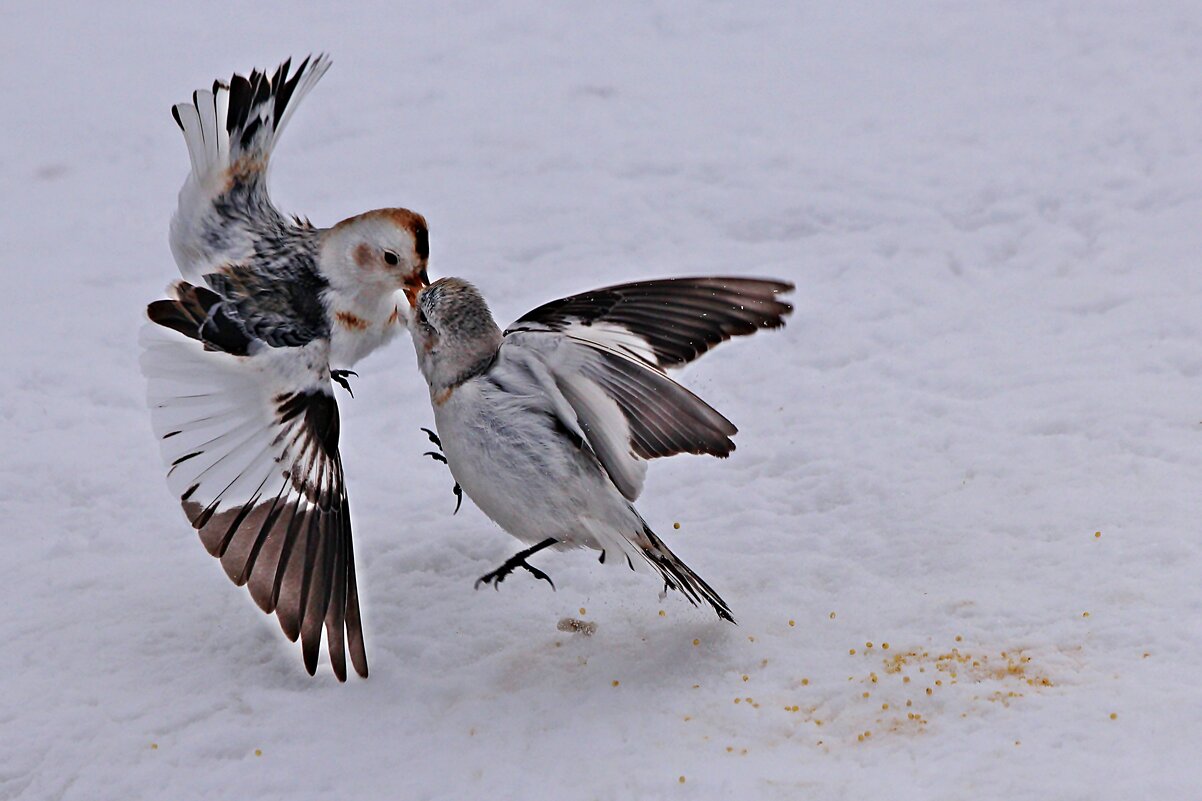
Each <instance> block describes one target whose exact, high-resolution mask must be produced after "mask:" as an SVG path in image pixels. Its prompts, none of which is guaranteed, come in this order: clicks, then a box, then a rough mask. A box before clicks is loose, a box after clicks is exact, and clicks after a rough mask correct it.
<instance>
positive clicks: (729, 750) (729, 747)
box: [726, 745, 735, 754]
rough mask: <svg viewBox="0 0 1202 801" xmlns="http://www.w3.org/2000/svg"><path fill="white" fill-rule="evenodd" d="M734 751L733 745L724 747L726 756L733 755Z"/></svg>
mask: <svg viewBox="0 0 1202 801" xmlns="http://www.w3.org/2000/svg"><path fill="white" fill-rule="evenodd" d="M734 750H735V747H734V746H733V745H728V746H726V753H728V754H731V753H734Z"/></svg>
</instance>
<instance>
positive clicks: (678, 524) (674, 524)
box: [672, 523, 680, 528]
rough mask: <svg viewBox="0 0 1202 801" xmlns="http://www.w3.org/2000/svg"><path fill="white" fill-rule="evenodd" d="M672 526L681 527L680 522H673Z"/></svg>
mask: <svg viewBox="0 0 1202 801" xmlns="http://www.w3.org/2000/svg"><path fill="white" fill-rule="evenodd" d="M672 528H680V523H673V524H672Z"/></svg>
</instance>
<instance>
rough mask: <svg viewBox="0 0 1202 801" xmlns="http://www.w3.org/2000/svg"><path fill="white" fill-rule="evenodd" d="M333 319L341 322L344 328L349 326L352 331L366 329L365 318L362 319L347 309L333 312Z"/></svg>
mask: <svg viewBox="0 0 1202 801" xmlns="http://www.w3.org/2000/svg"><path fill="white" fill-rule="evenodd" d="M334 319H336V320H337V321H338V322H339V323H341V324H342V325H343V326H344V327H345V328H350V329H352V330H354V331H364V330H366V329H367V320H364V319H363V318H362V317H360V316H359V315H357V314H352V313H350V312H348V311H340V312H334Z"/></svg>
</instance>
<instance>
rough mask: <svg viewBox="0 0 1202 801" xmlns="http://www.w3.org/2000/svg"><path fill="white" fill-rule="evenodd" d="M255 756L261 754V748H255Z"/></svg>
mask: <svg viewBox="0 0 1202 801" xmlns="http://www.w3.org/2000/svg"><path fill="white" fill-rule="evenodd" d="M255 756H263V749H261V748H256V749H255Z"/></svg>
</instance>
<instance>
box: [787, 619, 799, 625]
mask: <svg viewBox="0 0 1202 801" xmlns="http://www.w3.org/2000/svg"><path fill="white" fill-rule="evenodd" d="M789 625H790V626H796V625H797V621H794V620H790V621H789Z"/></svg>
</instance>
